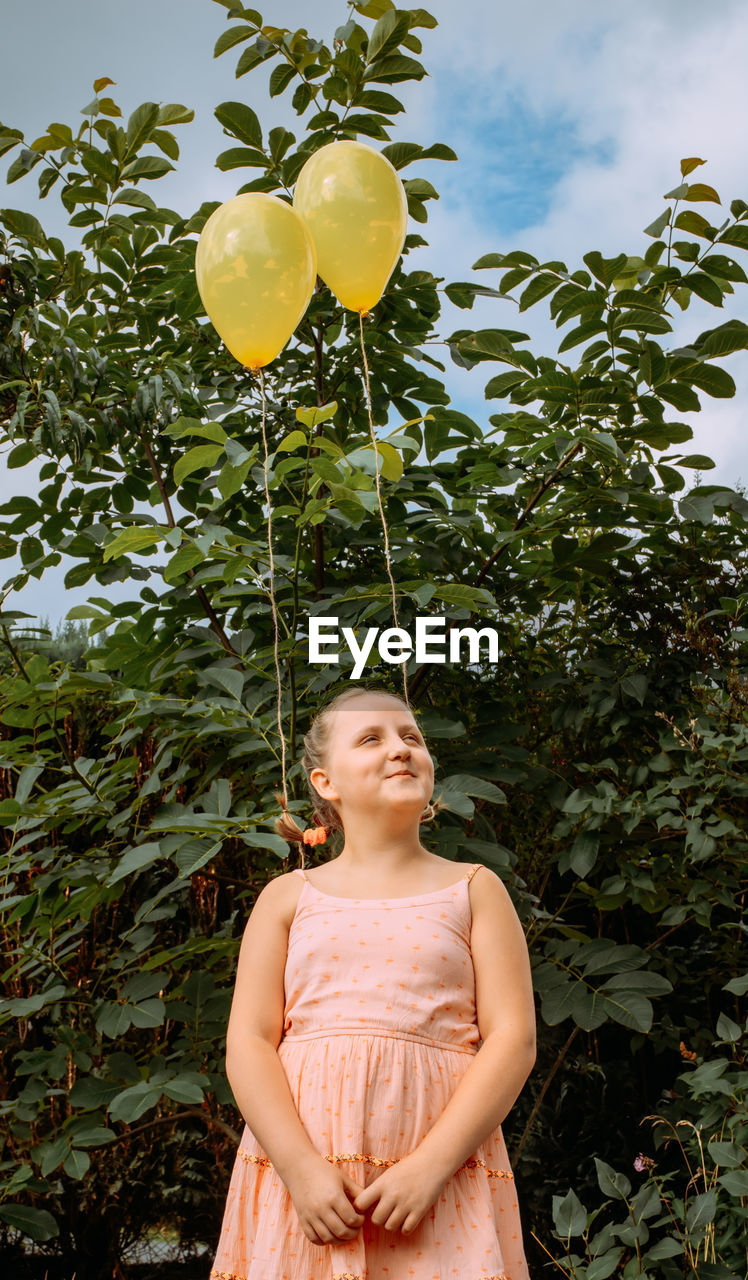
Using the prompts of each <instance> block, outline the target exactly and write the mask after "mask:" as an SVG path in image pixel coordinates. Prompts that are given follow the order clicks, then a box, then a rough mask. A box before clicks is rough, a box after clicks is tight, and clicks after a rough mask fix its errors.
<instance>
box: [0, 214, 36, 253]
mask: <svg viewBox="0 0 748 1280" xmlns="http://www.w3.org/2000/svg"><path fill="white" fill-rule="evenodd" d="M0 221H2V222H3V224H4V226H6V227H7V228H8V231H10V233H11V235H14V236H22V237H23V238H24V240H28V241H29V242H30V243H31V244H36V245H39V246H41V247H42V248H44V247H45V246H46V244H47V237H46V236H45V234H44V231H43V229H42V224H41V223H40V222H39V220H38V219H37V218H35V217H34V216H33V215H32V214H30V213H24V212H23V211H22V210H21V209H3V210H2V211H0Z"/></svg>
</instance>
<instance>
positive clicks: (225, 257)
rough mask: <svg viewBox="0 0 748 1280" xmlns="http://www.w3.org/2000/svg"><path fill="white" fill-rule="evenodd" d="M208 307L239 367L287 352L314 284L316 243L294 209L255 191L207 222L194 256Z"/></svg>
mask: <svg viewBox="0 0 748 1280" xmlns="http://www.w3.org/2000/svg"><path fill="white" fill-rule="evenodd" d="M195 274H196V276H197V287H198V291H199V293H200V297H201V298H202V301H203V306H204V307H205V310H206V311H207V313H208V315H209V316H210V319H211V321H212V323H213V325H214V327H215V328H216V329H217V330H218V332H219V334H220V336H221V337H222V338H223V341H224V342H225V344H226V346H227V347H228V349H229V351H230V352H231V354H232V356H235V357H236V359H237V360H238V361H239V362H240V364H243V365H246V366H248V368H250V369H260V368H262V366H263V365H266V364H269V363H270V361H271V360H274V359H275V357H276V356H277V355H278V354H279V352H281V351H282V350H283V348H284V347H285V345H286V343H287V342H288V339H289V338H290V337H291V334H292V333H293V331H294V329H295V328H296V326H297V324H298V323H299V321H300V320H301V318H302V316H303V315H304V312H305V311H306V309H307V307H308V306H309V300H310V298H311V296H312V292H313V290H314V285H315V282H316V279H317V262H316V256H315V251H314V242H313V240H312V237H311V236H310V234H309V231H308V230H307V228H306V226H305V225H304V222H303V220H302V219H301V218H300V217H299V215H298V213H297V212H296V210H295V209H293V208H292V207H291V205H290V204H287V203H286V202H285V201H284V200H279V199H278V197H277V196H271V195H268V194H266V193H265V192H260V191H250V192H246V193H245V194H244V195H239V196H234V198H233V199H232V200H227V201H226V203H225V204H222V205H221V206H220V207H219V208H218V209H216V210H214V212H213V213H212V214H211V215H210V217H209V218H208V221H207V222H206V224H205V226H204V227H203V230H202V234H201V236H200V239H199V241H198V245H197V253H196V255H195Z"/></svg>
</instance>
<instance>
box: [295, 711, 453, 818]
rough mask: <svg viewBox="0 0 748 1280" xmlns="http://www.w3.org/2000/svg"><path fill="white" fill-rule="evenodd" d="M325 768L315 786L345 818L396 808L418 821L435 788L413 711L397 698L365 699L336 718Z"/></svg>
mask: <svg viewBox="0 0 748 1280" xmlns="http://www.w3.org/2000/svg"><path fill="white" fill-rule="evenodd" d="M326 756H327V759H326V763H325V767H324V768H321V769H313V770H312V772H311V781H312V785H313V786H314V787H315V788H316V790H317V791H318V792H319V794H320V795H321V796H323V797H324V798H325V799H326V800H331V801H332V802H333V804H335V807H336V808H337V809H338V812H339V813H340V816H341V818H342V819H343V820H344V821H345V820H351V819H353V820H355V817H356V815H357V814H358V813H362V814H366V813H375V814H378V815H381V814H382V813H383V812H384V811H385V810H386V809H388V808H392V809H395V810H397V811H399V812H401V813H404V814H406V815H413V816H415V817H418V816H419V815H420V814H421V813H422V812H423V810H424V809H425V808H426V806H427V805H428V803H429V801H430V800H431V796H432V794H433V790H434V764H433V761H432V759H431V756H430V755H429V753H428V750H427V748H426V744H425V742H424V740H423V737H422V735H421V732H420V730H419V728H418V726H417V724H416V722H415V720H414V719H413V716H412V714H411V713H410V711H408V710H407V708H406V707H404V706H403V705H402V704H401V703H399V702H396V701H395V700H394V699H388V698H385V697H382V696H381V695H372V696H366V695H362V696H361V697H360V698H356V699H354V700H352V701H351V703H350V705H349V706H348V707H346V706H343V707H340V708H339V709H338V710H337V711H336V712H335V714H334V718H333V724H332V728H331V732H330V736H329V739H328V745H327V752H326Z"/></svg>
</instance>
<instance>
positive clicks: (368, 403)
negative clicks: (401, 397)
mask: <svg viewBox="0 0 748 1280" xmlns="http://www.w3.org/2000/svg"><path fill="white" fill-rule="evenodd" d="M358 325H359V333H360V335H361V355H362V357H363V362H364V383H365V386H366V409H367V412H368V415H369V432H370V434H371V440H372V444H373V445H374V478H375V480H376V483H377V502H378V503H379V514H380V516H381V518H382V529H383V531H384V556H385V561H386V563H387V575H388V577H389V580H390V586H391V587H392V619H393V622H394V624H395V626H396V627H399V625H400V624H399V622H398V620H397V595H396V593H395V580H394V578H393V577H392V566H391V563H390V539H389V534H388V532H387V520H386V518H385V514H384V508H383V506H382V495H381V493H380V490H379V458H380V453H379V450H378V448H377V439H376V436H375V435H374V421H373V419H372V415H371V385H370V382H369V362H368V360H367V358H366V343H365V342H364V313H363V311H359V313H358ZM406 666H407V659H406V661H405V662H403V664H402V667H403V693H404V695H405V703H406V706H410V699H409V697H408V677H407V675H406V673H405V668H406Z"/></svg>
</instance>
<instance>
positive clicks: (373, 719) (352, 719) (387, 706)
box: [335, 697, 418, 732]
mask: <svg viewBox="0 0 748 1280" xmlns="http://www.w3.org/2000/svg"><path fill="white" fill-rule="evenodd" d="M335 722H336V724H337V727H338V728H340V729H343V730H344V731H345V732H354V731H356V730H358V729H360V728H362V727H364V726H370V727H371V728H377V727H379V726H380V725H383V724H386V725H388V726H392V725H393V723H394V724H395V726H396V727H397V726H402V727H403V728H405V727H410V728H412V727H413V726H415V727H416V728H418V726H417V725H416V721H415V719H414V717H413V715H412V713H411V712H410V711H408V708H407V707H405V706H403V705H402V703H400V702H397V701H396V700H395V699H394V698H393V699H391V700H390V699H387V698H383V697H372V698H365V697H362V698H356V699H355V701H353V702H352V703H351V705H350V706H349V707H338V708H337V709H336V712H335Z"/></svg>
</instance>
